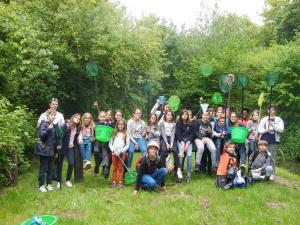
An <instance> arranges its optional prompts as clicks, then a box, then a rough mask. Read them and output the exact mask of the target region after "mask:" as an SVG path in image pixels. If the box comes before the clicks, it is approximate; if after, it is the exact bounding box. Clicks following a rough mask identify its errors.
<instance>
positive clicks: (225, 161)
mask: <svg viewBox="0 0 300 225" xmlns="http://www.w3.org/2000/svg"><path fill="white" fill-rule="evenodd" d="M229 166H236V158H234V157H233V156H231V155H229V154H228V152H224V153H223V154H222V155H221V157H220V164H219V167H218V170H217V175H218V176H226V175H227V173H228V167H229Z"/></svg>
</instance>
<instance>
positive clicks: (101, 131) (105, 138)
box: [95, 125, 114, 142]
mask: <svg viewBox="0 0 300 225" xmlns="http://www.w3.org/2000/svg"><path fill="white" fill-rule="evenodd" d="M113 132H114V129H113V128H112V127H109V126H104V125H96V127H95V139H96V141H100V142H109V141H110V138H111V136H112V134H113Z"/></svg>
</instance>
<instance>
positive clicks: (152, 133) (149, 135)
mask: <svg viewBox="0 0 300 225" xmlns="http://www.w3.org/2000/svg"><path fill="white" fill-rule="evenodd" d="M159 138H160V131H159V129H158V124H157V117H156V115H155V114H151V115H150V116H149V119H148V126H147V128H146V141H147V143H149V142H151V141H156V142H157V144H159Z"/></svg>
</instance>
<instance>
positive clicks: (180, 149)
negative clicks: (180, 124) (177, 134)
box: [177, 141, 193, 177]
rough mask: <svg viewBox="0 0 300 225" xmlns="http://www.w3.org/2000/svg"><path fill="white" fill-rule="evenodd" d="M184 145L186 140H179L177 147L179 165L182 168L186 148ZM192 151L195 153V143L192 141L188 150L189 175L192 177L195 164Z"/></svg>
mask: <svg viewBox="0 0 300 225" xmlns="http://www.w3.org/2000/svg"><path fill="white" fill-rule="evenodd" d="M183 145H185V142H184V141H181V142H179V141H177V148H178V158H179V165H180V168H181V169H183V168H182V165H183V157H184V148H183ZM192 153H193V144H192V143H190V145H189V148H188V150H187V152H186V157H187V175H188V176H189V177H190V176H191V173H192V166H193V160H192Z"/></svg>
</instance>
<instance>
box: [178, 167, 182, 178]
mask: <svg viewBox="0 0 300 225" xmlns="http://www.w3.org/2000/svg"><path fill="white" fill-rule="evenodd" d="M177 177H178V179H182V172H181V169H180V168H178V169H177Z"/></svg>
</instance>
